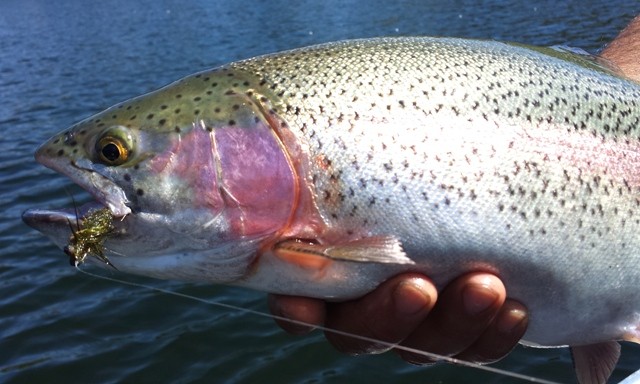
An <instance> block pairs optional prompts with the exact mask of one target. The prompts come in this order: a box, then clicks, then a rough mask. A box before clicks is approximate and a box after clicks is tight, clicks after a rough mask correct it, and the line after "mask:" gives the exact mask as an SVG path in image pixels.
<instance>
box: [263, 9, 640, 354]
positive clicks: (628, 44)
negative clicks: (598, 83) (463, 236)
mask: <svg viewBox="0 0 640 384" xmlns="http://www.w3.org/2000/svg"><path fill="white" fill-rule="evenodd" d="M600 57H602V58H603V59H605V60H606V61H608V62H609V63H610V64H612V66H613V67H614V68H616V69H617V70H618V71H619V72H620V74H621V75H622V76H625V77H627V78H629V79H631V80H634V81H637V82H640V16H636V18H634V19H633V20H632V21H631V23H630V24H629V25H628V26H627V27H626V28H625V29H624V30H623V31H622V32H620V34H619V35H618V36H617V37H616V38H615V39H614V40H613V41H612V42H611V43H609V44H608V45H607V46H606V47H605V48H604V49H603V50H602V52H601V54H600ZM269 307H270V309H271V312H272V313H273V314H276V315H279V316H282V317H285V318H289V319H293V320H297V321H302V322H305V323H308V324H313V325H324V326H325V327H328V328H333V329H338V330H340V331H346V332H350V333H353V334H357V335H362V336H367V337H370V338H374V339H378V340H383V341H386V342H389V343H400V344H401V345H404V346H407V347H411V348H415V349H419V350H423V351H427V352H430V353H434V354H439V355H445V356H450V357H455V358H458V359H463V360H467V361H473V362H476V363H490V362H494V361H497V360H499V359H501V358H502V357H504V356H506V355H507V354H508V353H509V352H510V351H511V350H512V349H513V348H514V347H515V346H516V344H517V343H518V341H519V340H520V338H521V337H522V335H524V333H525V331H526V329H527V323H528V317H527V310H526V308H525V306H524V305H522V304H521V303H519V302H517V301H514V300H511V299H509V298H507V292H506V289H505V287H504V285H503V284H502V282H501V281H500V279H499V278H498V277H497V276H494V275H491V274H487V273H470V274H466V275H463V276H460V277H458V278H457V279H456V280H454V281H453V282H451V283H450V284H449V285H448V286H446V287H445V288H444V289H443V290H442V291H441V292H440V293H438V291H437V289H436V287H435V286H434V285H433V283H432V282H431V281H430V280H429V278H428V277H427V276H424V275H420V274H415V273H408V274H402V275H398V276H396V277H394V278H392V279H390V280H388V281H387V282H385V283H383V284H382V285H380V286H379V287H378V288H377V289H375V290H374V291H372V292H371V293H369V294H367V295H365V296H364V297H362V298H359V299H356V300H352V301H348V302H344V303H328V302H325V301H322V300H319V299H312V298H304V297H297V296H283V295H269ZM277 322H278V324H279V325H280V326H281V327H282V328H283V329H284V330H285V331H287V332H289V333H292V334H298V335H300V334H305V333H308V332H311V331H312V330H313V327H303V326H300V325H296V324H292V323H288V322H285V321H277ZM325 336H326V338H327V340H328V341H329V342H330V343H331V344H332V345H333V346H334V347H335V348H336V349H338V350H339V351H342V352H344V353H347V354H352V355H357V354H363V353H380V352H384V351H386V350H388V349H389V348H388V347H386V346H384V345H381V344H376V343H369V342H365V341H362V340H359V339H354V338H349V337H346V336H342V335H338V334H335V333H331V332H325ZM395 351H396V352H397V353H398V354H399V355H400V357H402V358H403V359H404V360H406V361H409V362H411V363H415V364H429V363H432V362H433V359H431V358H429V357H425V356H423V355H416V354H412V353H408V352H405V351H401V350H395Z"/></svg>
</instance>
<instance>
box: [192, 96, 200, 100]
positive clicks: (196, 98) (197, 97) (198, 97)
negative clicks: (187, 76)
mask: <svg viewBox="0 0 640 384" xmlns="http://www.w3.org/2000/svg"><path fill="white" fill-rule="evenodd" d="M200 100H202V98H201V97H200V96H196V97H194V98H193V101H200Z"/></svg>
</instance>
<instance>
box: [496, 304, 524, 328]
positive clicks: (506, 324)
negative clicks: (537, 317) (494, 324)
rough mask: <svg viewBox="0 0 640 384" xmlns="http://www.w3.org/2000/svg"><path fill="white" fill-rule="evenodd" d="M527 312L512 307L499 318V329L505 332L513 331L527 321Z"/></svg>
mask: <svg viewBox="0 0 640 384" xmlns="http://www.w3.org/2000/svg"><path fill="white" fill-rule="evenodd" d="M526 317H527V314H526V313H525V311H523V310H521V309H511V310H510V311H509V313H508V314H507V315H504V316H501V317H500V319H499V320H498V331H500V332H501V333H505V334H510V333H512V332H513V331H514V330H515V329H516V328H518V327H519V326H520V325H521V324H522V322H523V321H525V319H526Z"/></svg>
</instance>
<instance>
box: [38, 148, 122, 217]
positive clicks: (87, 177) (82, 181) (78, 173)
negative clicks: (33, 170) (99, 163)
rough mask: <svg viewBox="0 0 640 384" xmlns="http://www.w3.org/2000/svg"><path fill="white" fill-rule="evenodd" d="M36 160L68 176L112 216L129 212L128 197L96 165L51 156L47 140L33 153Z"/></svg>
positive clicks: (120, 215) (119, 215)
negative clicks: (107, 209)
mask: <svg viewBox="0 0 640 384" xmlns="http://www.w3.org/2000/svg"><path fill="white" fill-rule="evenodd" d="M35 158H36V161H37V162H38V163H40V164H42V165H44V166H45V167H47V168H50V169H53V170H54V171H57V172H60V173H62V174H64V175H65V176H67V177H69V178H70V179H71V180H72V181H74V182H75V183H76V184H78V185H79V186H80V187H82V188H83V189H85V190H86V191H87V192H89V193H90V194H91V195H92V196H93V197H94V198H95V199H96V200H97V201H98V203H100V204H102V205H104V206H105V207H107V208H109V210H110V211H111V213H112V214H113V216H115V217H118V218H122V217H124V216H126V215H128V214H130V213H131V208H130V207H129V206H128V205H129V199H128V198H127V195H126V193H125V192H124V190H123V189H122V188H121V187H120V186H119V185H118V184H116V183H114V182H113V181H112V180H110V179H109V178H108V177H106V176H105V175H103V174H101V173H100V172H99V171H98V169H96V165H95V164H93V163H91V162H89V161H86V160H82V159H80V160H75V159H69V158H65V157H63V156H58V157H53V156H51V146H50V144H49V142H47V143H45V144H44V145H43V146H41V147H40V148H39V149H38V150H37V151H36V154H35Z"/></svg>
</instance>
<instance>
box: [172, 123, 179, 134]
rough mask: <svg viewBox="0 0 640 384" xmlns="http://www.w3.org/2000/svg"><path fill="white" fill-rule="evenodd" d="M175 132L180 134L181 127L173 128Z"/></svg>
mask: <svg viewBox="0 0 640 384" xmlns="http://www.w3.org/2000/svg"><path fill="white" fill-rule="evenodd" d="M173 130H174V131H176V132H178V133H180V127H178V126H177V125H176V126H175V127H173Z"/></svg>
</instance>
